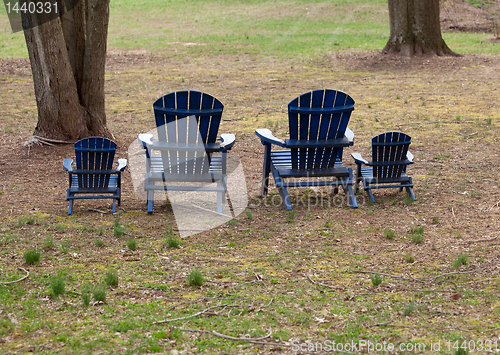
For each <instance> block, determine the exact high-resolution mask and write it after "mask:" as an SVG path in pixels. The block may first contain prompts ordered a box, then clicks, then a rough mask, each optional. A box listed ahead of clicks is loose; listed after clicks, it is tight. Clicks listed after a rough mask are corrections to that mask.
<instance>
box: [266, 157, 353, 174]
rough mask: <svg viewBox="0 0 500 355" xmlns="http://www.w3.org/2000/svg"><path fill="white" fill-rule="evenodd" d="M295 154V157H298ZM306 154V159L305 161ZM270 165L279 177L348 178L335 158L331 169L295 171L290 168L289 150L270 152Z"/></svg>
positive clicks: (338, 160)
mask: <svg viewBox="0 0 500 355" xmlns="http://www.w3.org/2000/svg"><path fill="white" fill-rule="evenodd" d="M299 154H300V153H299V152H297V157H298V156H299ZM307 156H308V155H307V154H306V159H307ZM271 165H272V167H273V170H276V171H277V172H278V174H279V176H281V177H291V178H293V177H296V178H300V177H322V176H332V175H336V176H349V169H348V168H346V167H345V166H344V165H343V164H342V161H341V160H340V159H339V158H337V160H336V161H335V165H334V167H333V168H326V169H302V170H300V169H299V170H296V169H293V168H292V151H291V150H275V151H271Z"/></svg>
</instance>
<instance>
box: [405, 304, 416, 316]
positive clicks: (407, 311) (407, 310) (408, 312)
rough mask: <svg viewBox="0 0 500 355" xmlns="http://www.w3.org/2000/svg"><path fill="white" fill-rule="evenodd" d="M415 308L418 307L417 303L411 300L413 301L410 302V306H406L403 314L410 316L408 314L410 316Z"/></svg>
mask: <svg viewBox="0 0 500 355" xmlns="http://www.w3.org/2000/svg"><path fill="white" fill-rule="evenodd" d="M415 308H416V307H415V303H414V302H413V301H411V302H410V303H409V304H408V306H406V307H405V308H404V309H403V314H404V315H405V316H407V317H408V316H410V315H411V314H412V313H413V311H414V310H415Z"/></svg>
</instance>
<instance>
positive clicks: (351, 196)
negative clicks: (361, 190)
mask: <svg viewBox="0 0 500 355" xmlns="http://www.w3.org/2000/svg"><path fill="white" fill-rule="evenodd" d="M346 192H347V193H346V195H347V202H348V203H349V206H351V207H352V208H358V201H356V194H355V193H354V190H353V188H352V185H351V184H349V185H347V191H346Z"/></svg>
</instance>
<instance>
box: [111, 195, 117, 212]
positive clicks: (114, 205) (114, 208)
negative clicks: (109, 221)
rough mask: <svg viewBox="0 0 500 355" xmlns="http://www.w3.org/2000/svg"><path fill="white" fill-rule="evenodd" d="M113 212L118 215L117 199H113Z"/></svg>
mask: <svg viewBox="0 0 500 355" xmlns="http://www.w3.org/2000/svg"><path fill="white" fill-rule="evenodd" d="M111 212H112V213H113V214H114V213H116V198H114V199H113V209H112V210H111Z"/></svg>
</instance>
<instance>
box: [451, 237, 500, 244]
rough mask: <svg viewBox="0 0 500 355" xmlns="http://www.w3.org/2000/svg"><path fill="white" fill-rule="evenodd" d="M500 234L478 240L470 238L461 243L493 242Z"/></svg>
mask: <svg viewBox="0 0 500 355" xmlns="http://www.w3.org/2000/svg"><path fill="white" fill-rule="evenodd" d="M497 238H498V236H496V237H493V238H486V239H478V240H468V241H465V242H463V243H460V244H474V243H483V242H491V241H492V240H495V239H497Z"/></svg>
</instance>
